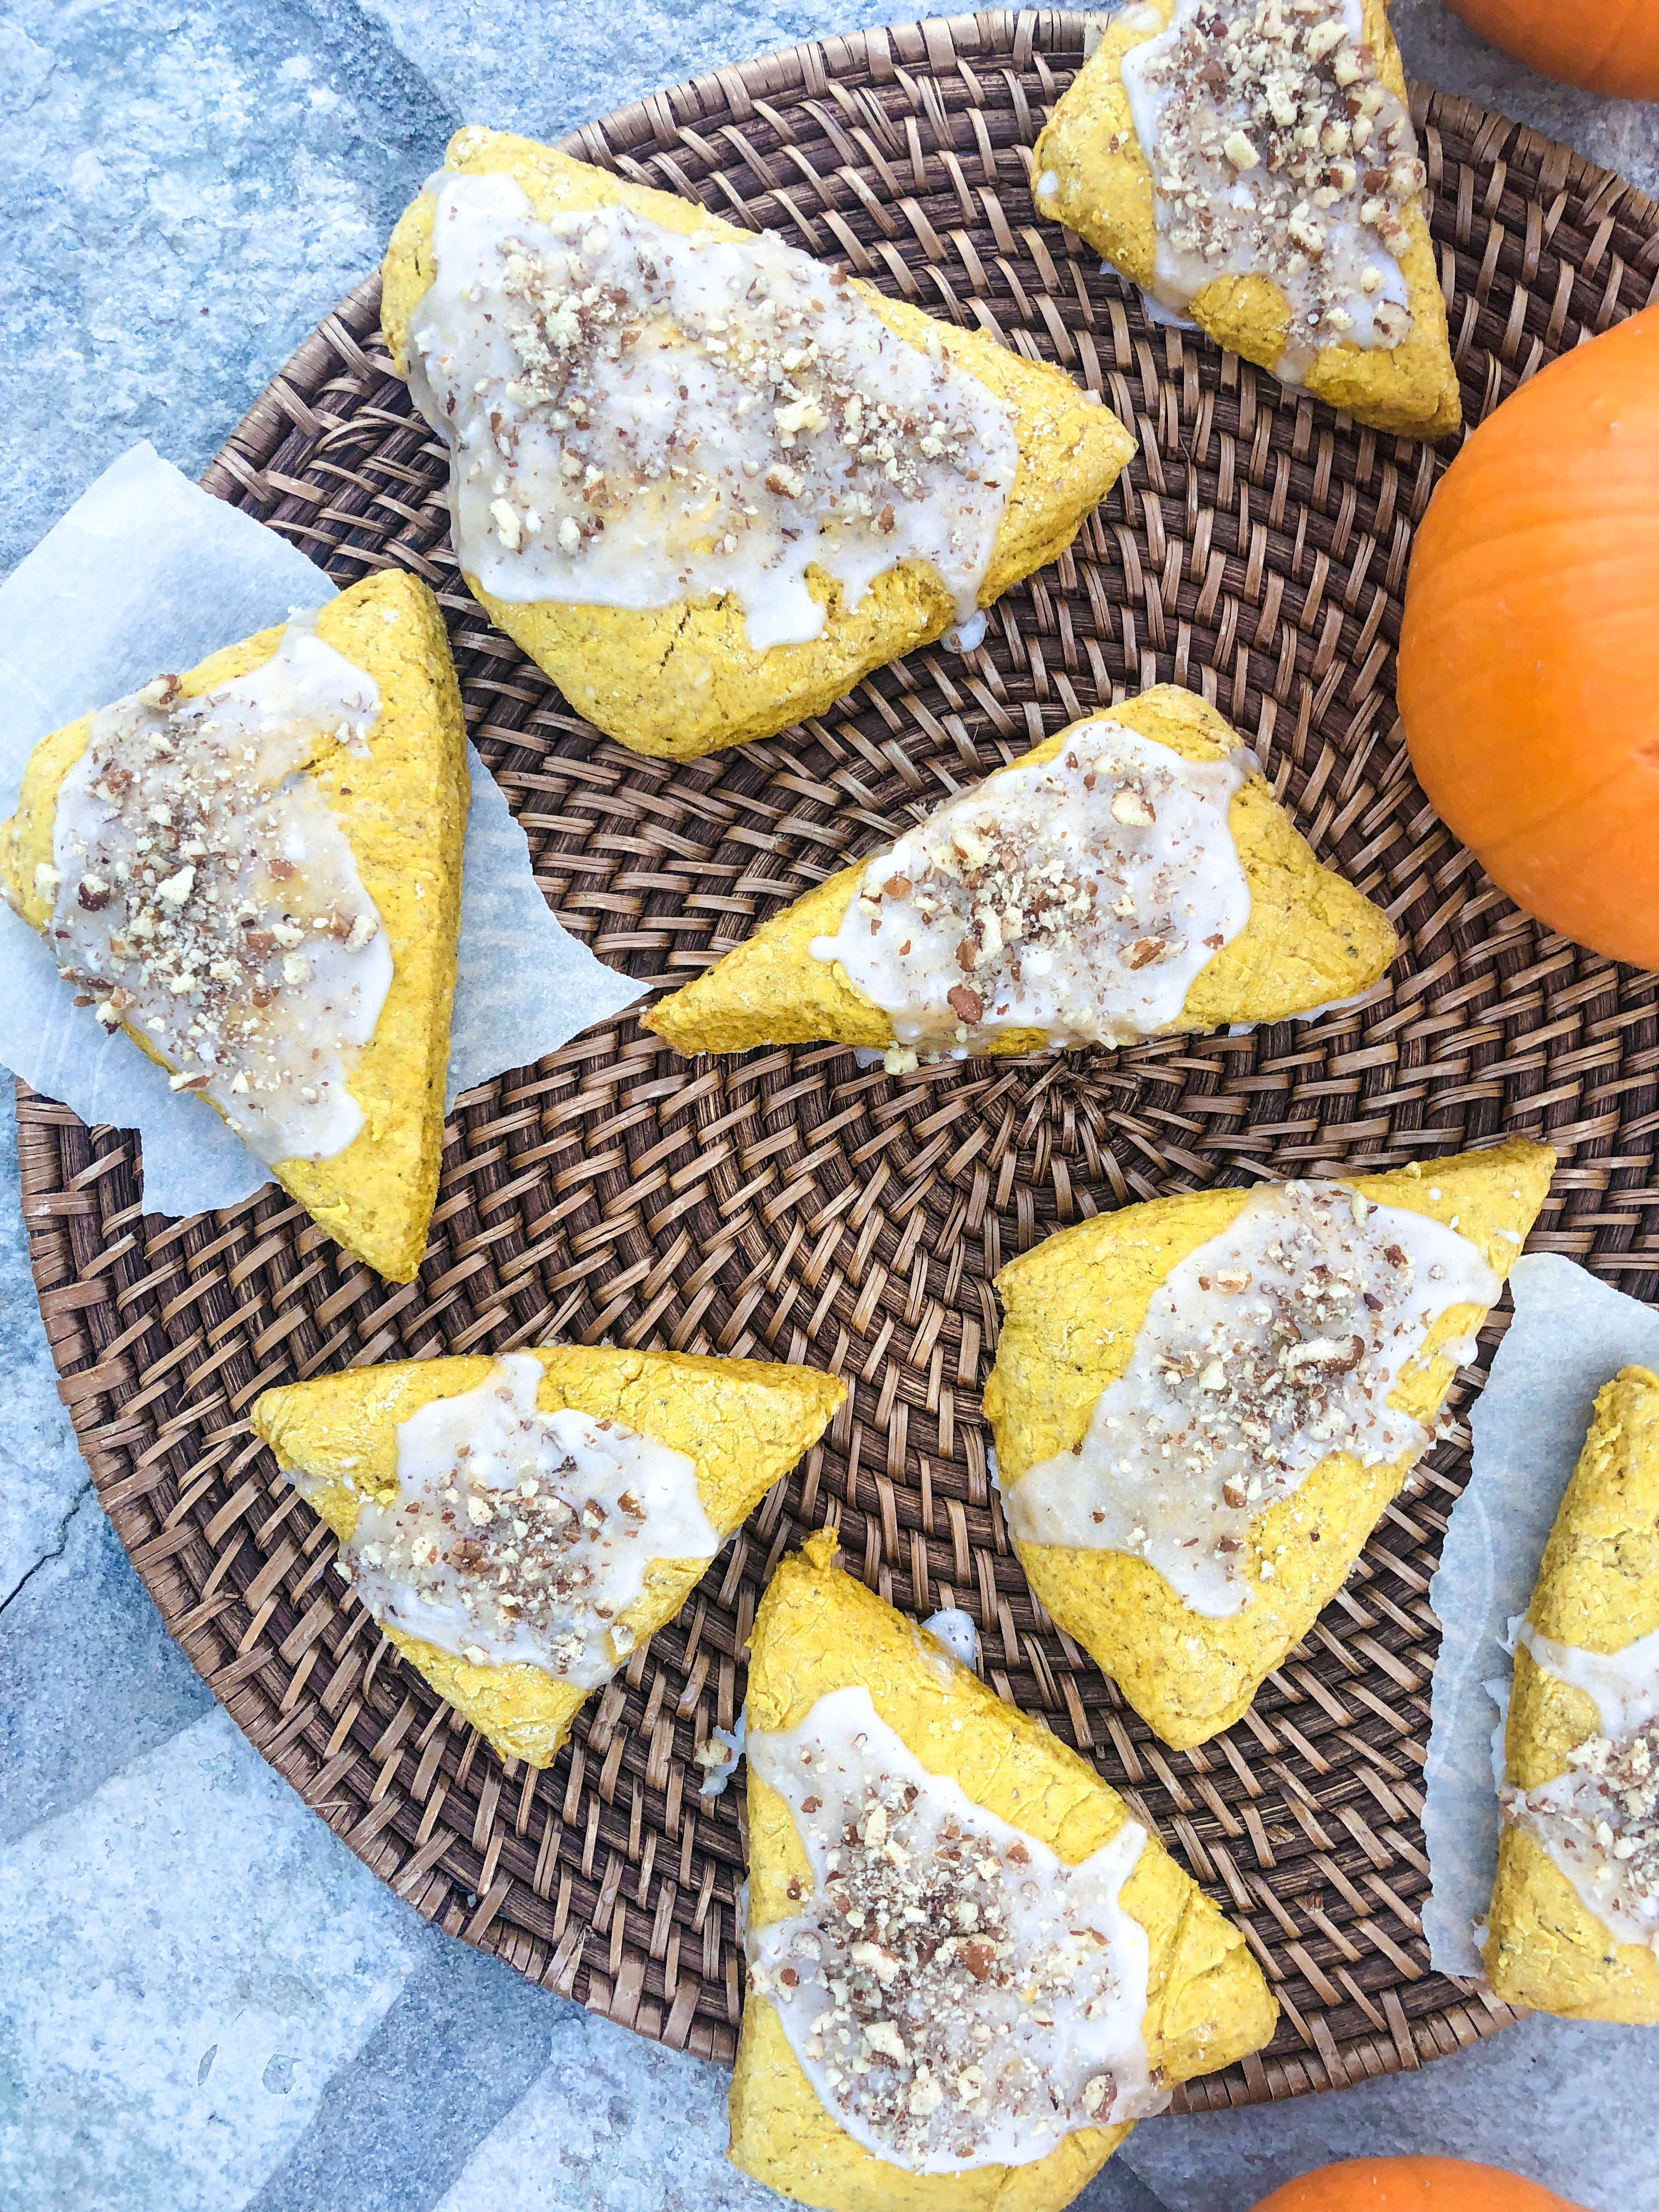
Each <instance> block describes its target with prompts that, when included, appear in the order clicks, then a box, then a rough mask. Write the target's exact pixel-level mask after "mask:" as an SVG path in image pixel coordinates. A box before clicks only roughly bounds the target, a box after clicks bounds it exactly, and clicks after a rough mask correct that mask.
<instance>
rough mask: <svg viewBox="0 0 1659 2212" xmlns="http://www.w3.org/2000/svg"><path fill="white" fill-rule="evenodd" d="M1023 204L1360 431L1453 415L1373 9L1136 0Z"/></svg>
mask: <svg viewBox="0 0 1659 2212" xmlns="http://www.w3.org/2000/svg"><path fill="white" fill-rule="evenodd" d="M1031 176H1032V181H1033V187H1034V190H1033V197H1034V200H1035V202H1036V209H1037V212H1038V213H1039V214H1040V215H1044V216H1048V217H1049V218H1050V220H1051V221H1053V222H1061V223H1064V224H1066V227H1067V228H1070V229H1072V230H1075V231H1077V232H1079V234H1081V235H1082V236H1083V237H1084V238H1085V240H1087V241H1088V243H1089V244H1090V245H1091V246H1094V247H1095V248H1096V250H1097V252H1100V253H1102V254H1103V256H1104V257H1105V258H1106V259H1107V260H1108V261H1109V263H1110V264H1111V265H1112V266H1113V267H1114V268H1115V269H1116V270H1120V271H1121V273H1122V275H1124V276H1127V277H1128V278H1129V279H1130V281H1131V282H1132V283H1135V284H1138V285H1139V286H1140V288H1141V289H1142V291H1143V292H1144V293H1146V295H1147V296H1148V300H1149V303H1150V304H1151V307H1152V311H1153V312H1154V313H1155V314H1157V315H1158V316H1159V317H1160V318H1161V319H1170V318H1173V319H1176V320H1177V321H1181V320H1183V319H1185V320H1188V321H1190V323H1191V324H1192V325H1194V326H1196V327H1197V328H1198V329H1200V330H1202V331H1206V333H1207V334H1208V335H1209V336H1210V337H1212V338H1213V339H1214V340H1215V341H1216V343H1218V345H1223V346H1226V347H1228V348H1229V349H1231V351H1233V352H1234V353H1237V354H1242V355H1243V356H1244V358H1245V359H1246V360H1247V361H1253V362H1258V363H1259V364H1260V365H1261V367H1262V368H1267V369H1271V370H1272V371H1273V374H1274V375H1275V376H1277V377H1278V378H1279V380H1280V382H1281V383H1285V384H1289V385H1296V386H1303V387H1304V388H1305V389H1306V390H1307V391H1309V392H1312V393H1314V394H1315V395H1316V397H1317V398H1321V399H1324V400H1328V402H1329V403H1330V404H1331V405H1332V406H1334V407H1340V408H1343V409H1345V410H1346V411H1347V412H1348V413H1349V414H1350V415H1352V416H1353V417H1354V418H1355V420H1356V421H1357V422H1365V423H1369V424H1370V426H1371V427H1372V428H1374V429H1378V430H1394V431H1400V432H1403V433H1405V434H1406V435H1408V436H1411V437H1419V438H1439V437H1443V436H1445V435H1447V434H1448V433H1449V432H1450V431H1452V430H1455V429H1456V428H1457V427H1458V424H1459V422H1461V421H1462V405H1461V403H1460V400H1459V398H1458V390H1457V373H1456V370H1455V368H1454V367H1453V364H1452V358H1451V351H1450V348H1449V344H1448V343H1447V337H1446V308H1445V302H1444V301H1443V298H1442V296H1441V291H1440V280H1439V271H1438V268H1437V263H1436V258H1435V251H1434V246H1433V245H1432V243H1431V240H1430V236H1429V226H1428V217H1427V212H1426V209H1425V200H1424V187H1425V172H1424V167H1423V164H1422V161H1420V160H1419V157H1418V150H1417V139H1416V134H1415V133H1414V131H1413V129H1412V121H1411V116H1410V114H1409V112H1408V111H1407V94H1406V79H1405V73H1404V71H1403V70H1402V68H1401V61H1400V51H1399V48H1398V47H1397V46H1395V42H1394V34H1393V33H1392V32H1391V31H1390V29H1389V18H1388V12H1387V9H1386V8H1385V7H1384V5H1383V0H1138V4H1136V5H1134V6H1132V7H1127V8H1124V9H1121V10H1120V11H1119V12H1118V13H1117V14H1116V15H1114V16H1113V17H1112V18H1111V20H1110V21H1109V22H1108V23H1107V24H1106V26H1105V27H1104V29H1103V33H1102V35H1101V39H1100V43H1099V46H1097V49H1096V51H1095V52H1094V53H1093V54H1092V55H1091V57H1090V58H1089V59H1088V60H1087V61H1085V64H1084V65H1083V67H1082V69H1081V70H1080V71H1079V74H1078V76H1077V77H1076V78H1075V80H1074V81H1073V84H1072V86H1071V88H1070V89H1069V90H1068V91H1067V93H1066V96H1065V98H1064V99H1063V100H1061V101H1060V105H1059V106H1058V107H1057V108H1056V109H1055V110H1054V118H1053V120H1052V121H1051V122H1050V123H1049V124H1048V127H1047V128H1046V129H1045V130H1044V131H1043V132H1042V136H1041V137H1039V138H1038V140H1037V143H1036V151H1035V153H1034V154H1033V155H1032V161H1031Z"/></svg>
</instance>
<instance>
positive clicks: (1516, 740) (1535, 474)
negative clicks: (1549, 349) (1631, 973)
mask: <svg viewBox="0 0 1659 2212" xmlns="http://www.w3.org/2000/svg"><path fill="white" fill-rule="evenodd" d="M1397 696H1398V698H1399V702H1400V713H1401V720H1402V721H1403V723H1404V725H1405V731H1406V742H1407V744H1408V745H1409V746H1410V748H1411V756H1412V763H1413V767H1414V768H1415V769H1416V770H1417V774H1418V778H1419V781H1420V782H1421V784H1422V786H1423V788H1424V790H1425V792H1426V793H1428V795H1429V798H1430V799H1431V801H1432V803H1433V805H1434V806H1435V809H1436V811H1437V812H1438V813H1439V814H1440V816H1441V817H1442V818H1443V820H1444V821H1445V822H1446V823H1448V824H1449V826H1450V827H1451V829H1454V830H1455V832H1456V834H1457V835H1458V836H1460V837H1461V838H1462V841H1463V842H1464V843H1465V844H1466V845H1467V846H1468V848H1469V849H1470V851H1471V852H1473V853H1474V854H1475V855H1476V857H1477V858H1478V859H1479V860H1480V862H1481V864H1482V866H1484V867H1485V868H1486V872H1487V873H1488V874H1489V875H1490V876H1491V877H1492V879H1493V881H1494V882H1495V883H1497V884H1500V885H1501V886H1502V888H1503V889H1504V890H1505V891H1507V892H1508V893H1509V895H1510V897H1511V898H1512V899H1513V900H1514V901H1515V902H1516V905H1517V906H1520V907H1522V908H1525V910H1526V911H1527V912H1528V914H1531V915H1536V916H1537V917H1538V919H1539V920H1540V921H1543V922H1546V923H1547V925H1548V926H1549V927H1551V928H1552V929H1558V930H1559V931H1561V932H1562V933H1563V934H1564V935H1565V936H1568V937H1575V938H1577V939H1578V941H1579V942H1580V943H1581V944H1583V945H1589V946H1591V947H1593V948H1594V950H1595V951H1598V952H1603V953H1607V954H1609V955H1610V956H1612V957H1613V958H1615V959H1619V960H1629V961H1633V962H1635V963H1636V964H1637V965H1638V966H1639V967H1644V968H1659V307H1648V308H1644V310H1643V312H1642V313H1640V314H1639V315H1635V316H1632V319H1630V321H1628V322H1626V323H1621V324H1620V325H1617V326H1616V327H1615V328H1614V329H1613V330H1611V331H1608V332H1607V335H1606V336H1605V337H1599V338H1595V339H1592V340H1591V341H1590V343H1589V344H1588V345H1583V346H1580V347H1578V348H1577V349H1576V350H1575V351H1574V352H1572V353H1570V354H1564V355H1563V356H1561V357H1560V358H1559V360H1557V361H1554V362H1551V364H1550V365H1549V367H1548V368H1545V369H1542V370H1541V371H1540V373H1539V374H1538V375H1536V376H1535V377H1534V378H1533V380H1531V382H1530V383H1528V384H1524V385H1522V387H1521V389H1520V390H1519V391H1518V392H1516V393H1515V394H1514V395H1513V397H1512V398H1509V399H1507V400H1505V401H1504V404H1503V405H1502V406H1501V407H1499V408H1498V410H1496V412H1495V413H1493V414H1492V415H1491V416H1488V417H1487V419H1486V422H1483V423H1482V424H1481V425H1480V428H1479V429H1478V430H1476V431H1475V432H1474V435H1472V436H1471V437H1470V438H1469V439H1468V442H1467V443H1466V444H1465V445H1464V447H1463V449H1462V452H1461V453H1459V454H1458V456H1457V458H1456V459H1455V460H1454V461H1453V463H1452V465H1451V466H1450V467H1449V469H1448V470H1447V471H1446V474H1445V476H1444V477H1443V478H1442V480H1441V482H1440V484H1439V486H1438V487H1437V489H1436V491H1435V494H1434V496H1433V498H1432V499H1431V501H1430V502H1429V511H1428V513H1427V514H1426V515H1425V517H1424V519H1423V522H1422V525H1421V526H1420V527H1419V531H1418V533H1417V543H1416V544H1415V546H1414V547H1413V551H1412V562H1411V568H1410V572H1409V574H1408V575H1407V583H1406V608H1405V617H1404V620H1403V622H1402V623H1401V639H1400V657H1399V675H1398V684H1397Z"/></svg>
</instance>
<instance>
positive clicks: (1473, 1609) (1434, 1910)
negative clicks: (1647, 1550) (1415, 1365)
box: [1423, 1252, 1659, 1979]
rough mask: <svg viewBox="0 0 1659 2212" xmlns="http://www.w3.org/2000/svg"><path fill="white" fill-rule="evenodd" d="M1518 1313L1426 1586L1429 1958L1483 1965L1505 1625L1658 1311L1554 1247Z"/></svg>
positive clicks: (1480, 1405)
mask: <svg viewBox="0 0 1659 2212" xmlns="http://www.w3.org/2000/svg"><path fill="white" fill-rule="evenodd" d="M1510 1293H1511V1295H1512V1296H1513V1297H1514V1300H1515V1319H1514V1320H1513V1322H1511V1323H1510V1330H1509V1334H1508V1335H1507V1336H1505V1338H1504V1341H1503V1343H1502V1344H1501V1345H1500V1346H1499V1347H1498V1355H1497V1357H1496V1358H1495V1359H1494V1360H1493V1361H1492V1376H1491V1380H1490V1381H1489V1382H1488V1383H1487V1384H1486V1389H1485V1390H1484V1392H1483V1393H1482V1394H1481V1396H1480V1400H1479V1401H1478V1402H1477V1403H1476V1405H1475V1407H1474V1411H1473V1413H1471V1415H1470V1419H1469V1426H1470V1429H1471V1431H1472V1432H1473V1435H1474V1459H1473V1465H1472V1470H1471V1473H1470V1475H1469V1480H1468V1487H1467V1488H1466V1489H1465V1490H1464V1492H1463V1495H1462V1498H1460V1499H1459V1500H1458V1502H1457V1504H1456V1507H1455V1509H1454V1510H1453V1513H1452V1516H1451V1522H1450V1525H1449V1528H1448V1529H1447V1532H1446V1541H1445V1546H1444V1548H1443V1552H1442V1554H1441V1561H1440V1571H1439V1572H1438V1573H1437V1575H1436V1576H1435V1577H1434V1579H1433V1581H1432V1582H1431V1583H1430V1585H1429V1602H1430V1604H1431V1606H1432V1607H1434V1610H1435V1612H1436V1613H1437V1615H1438V1616H1439V1620H1440V1622H1441V1626H1442V1631H1443V1637H1442V1642H1441V1646H1440V1661H1439V1664H1438V1665H1437V1668H1436V1669H1435V1674H1434V1688H1433V1692H1432V1696H1431V1707H1430V1711H1431V1728H1430V1732H1429V1756H1428V1765H1427V1767H1426V1770H1425V1781H1426V1790H1425V1802H1424V1808H1423V1829H1424V1833H1425V1836H1426V1838H1427V1839H1428V1847H1429V1867H1430V1874H1431V1881H1432V1884H1433V1887H1432V1893H1431V1896H1430V1897H1429V1899H1428V1900H1427V1902H1426V1904H1425V1906H1424V1908H1423V1929H1424V1933H1425V1936H1427V1937H1428V1942H1429V1956H1430V1958H1431V1960H1432V1961H1433V1963H1434V1965H1435V1966H1437V1968H1438V1969H1439V1970H1440V1971H1441V1972H1443V1973H1449V1974H1459V1975H1464V1976H1467V1977H1468V1978H1472V1979H1478V1978H1482V1975H1483V1969H1482V1966H1481V1963H1480V1953H1479V1952H1478V1951H1477V1950H1476V1948H1475V1943H1474V1935H1473V1932H1472V1926H1473V1923H1474V1921H1475V1920H1476V1919H1477V1918H1480V1919H1484V1918H1485V1917H1486V1906H1487V1904H1488V1903H1489V1901H1490V1899H1491V1897H1492V1876H1493V1875H1494V1873H1495V1872H1496V1870H1497V1865H1498V1798H1497V1793H1496V1790H1495V1788H1494V1785H1493V1778H1492V1735H1493V1730H1494V1729H1495V1728H1496V1727H1497V1726H1498V1721H1499V1718H1500V1716H1501V1714H1502V1712H1503V1711H1504V1707H1505V1705H1506V1704H1507V1701H1508V1698H1509V1687H1510V1623H1511V1622H1512V1621H1514V1620H1516V1619H1518V1617H1519V1616H1520V1615H1522V1614H1523V1613H1525V1612H1526V1609H1527V1607H1528V1604H1529V1603H1530V1602H1531V1599H1532V1586H1533V1583H1534V1581H1535V1580H1536V1579H1537V1575H1538V1562H1539V1559H1540V1558H1541V1556H1542V1553H1543V1549H1544V1545H1545V1542H1546V1541H1547V1538H1548V1535H1549V1533H1550V1529H1551V1528H1552V1527H1553V1524H1554V1521H1555V1514H1556V1509H1557V1507H1558V1506H1559V1504H1560V1503H1561V1493H1562V1492H1563V1491H1564V1490H1565V1488H1566V1486H1567V1479H1568V1477H1569V1476H1570V1475H1571V1473H1572V1470H1573V1468H1574V1466H1575V1465H1576V1463H1577V1458H1578V1454H1579V1452H1580V1450H1581V1449H1583V1442H1584V1437H1585V1433H1586V1431H1588V1429H1589V1424H1590V1416H1591V1413H1593V1411H1594V1409H1595V1394H1596V1392H1597V1391H1598V1390H1599V1389H1601V1385H1602V1384H1603V1383H1605V1382H1607V1380H1608V1379H1609V1377H1610V1376H1613V1375H1616V1374H1617V1373H1618V1371H1619V1370H1620V1368H1621V1367H1629V1366H1632V1365H1635V1366H1643V1367H1656V1366H1659V1313H1656V1312H1655V1311H1654V1310H1653V1309H1652V1308H1651V1307H1649V1306H1644V1305H1642V1304H1638V1301H1637V1300H1636V1299H1634V1298H1627V1297H1624V1296H1623V1295H1622V1294H1621V1293H1620V1292H1619V1291H1614V1290H1610V1289H1609V1288H1608V1287H1607V1285H1606V1284H1605V1283H1603V1282H1600V1281H1598V1280H1597V1279H1596V1278H1595V1276H1594V1275H1591V1274H1589V1273H1587V1272H1586V1271H1585V1270H1584V1269H1583V1267H1575V1266H1574V1264H1573V1262H1572V1261H1571V1260H1564V1259H1562V1258H1560V1257H1559V1255H1556V1254H1554V1253H1547V1252H1546V1253H1537V1254H1534V1255H1532V1256H1531V1257H1528V1258H1523V1259H1521V1260H1517V1261H1516V1263H1515V1266H1514V1267H1512V1268H1511V1269H1510Z"/></svg>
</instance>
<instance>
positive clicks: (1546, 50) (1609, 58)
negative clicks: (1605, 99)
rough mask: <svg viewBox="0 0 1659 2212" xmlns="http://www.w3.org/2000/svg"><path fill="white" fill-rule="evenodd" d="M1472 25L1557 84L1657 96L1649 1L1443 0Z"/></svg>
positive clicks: (1658, 40) (1623, 96)
mask: <svg viewBox="0 0 1659 2212" xmlns="http://www.w3.org/2000/svg"><path fill="white" fill-rule="evenodd" d="M1447 5H1448V6H1449V8H1450V9H1451V11H1452V13H1453V15H1461V16H1462V18H1463V21H1465V22H1466V23H1467V24H1468V27H1469V28H1470V29H1471V30H1472V31H1479V32H1480V35H1481V37H1482V38H1483V39H1490V40H1492V44H1493V46H1501V47H1502V48H1503V50H1504V52H1505V53H1506V54H1513V55H1514V56H1515V58H1516V61H1521V62H1526V63H1527V64H1528V65H1529V66H1530V67H1531V68H1533V69H1535V70H1538V71H1540V73H1541V75H1542V76H1553V77H1554V78H1555V79H1557V81H1558V82H1559V83H1562V84H1578V85H1583V88H1584V89H1585V91H1586V92H1606V93H1611V94H1613V96H1614V98H1616V99H1619V100H1659V10H1656V9H1655V8H1654V6H1653V0H1447Z"/></svg>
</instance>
